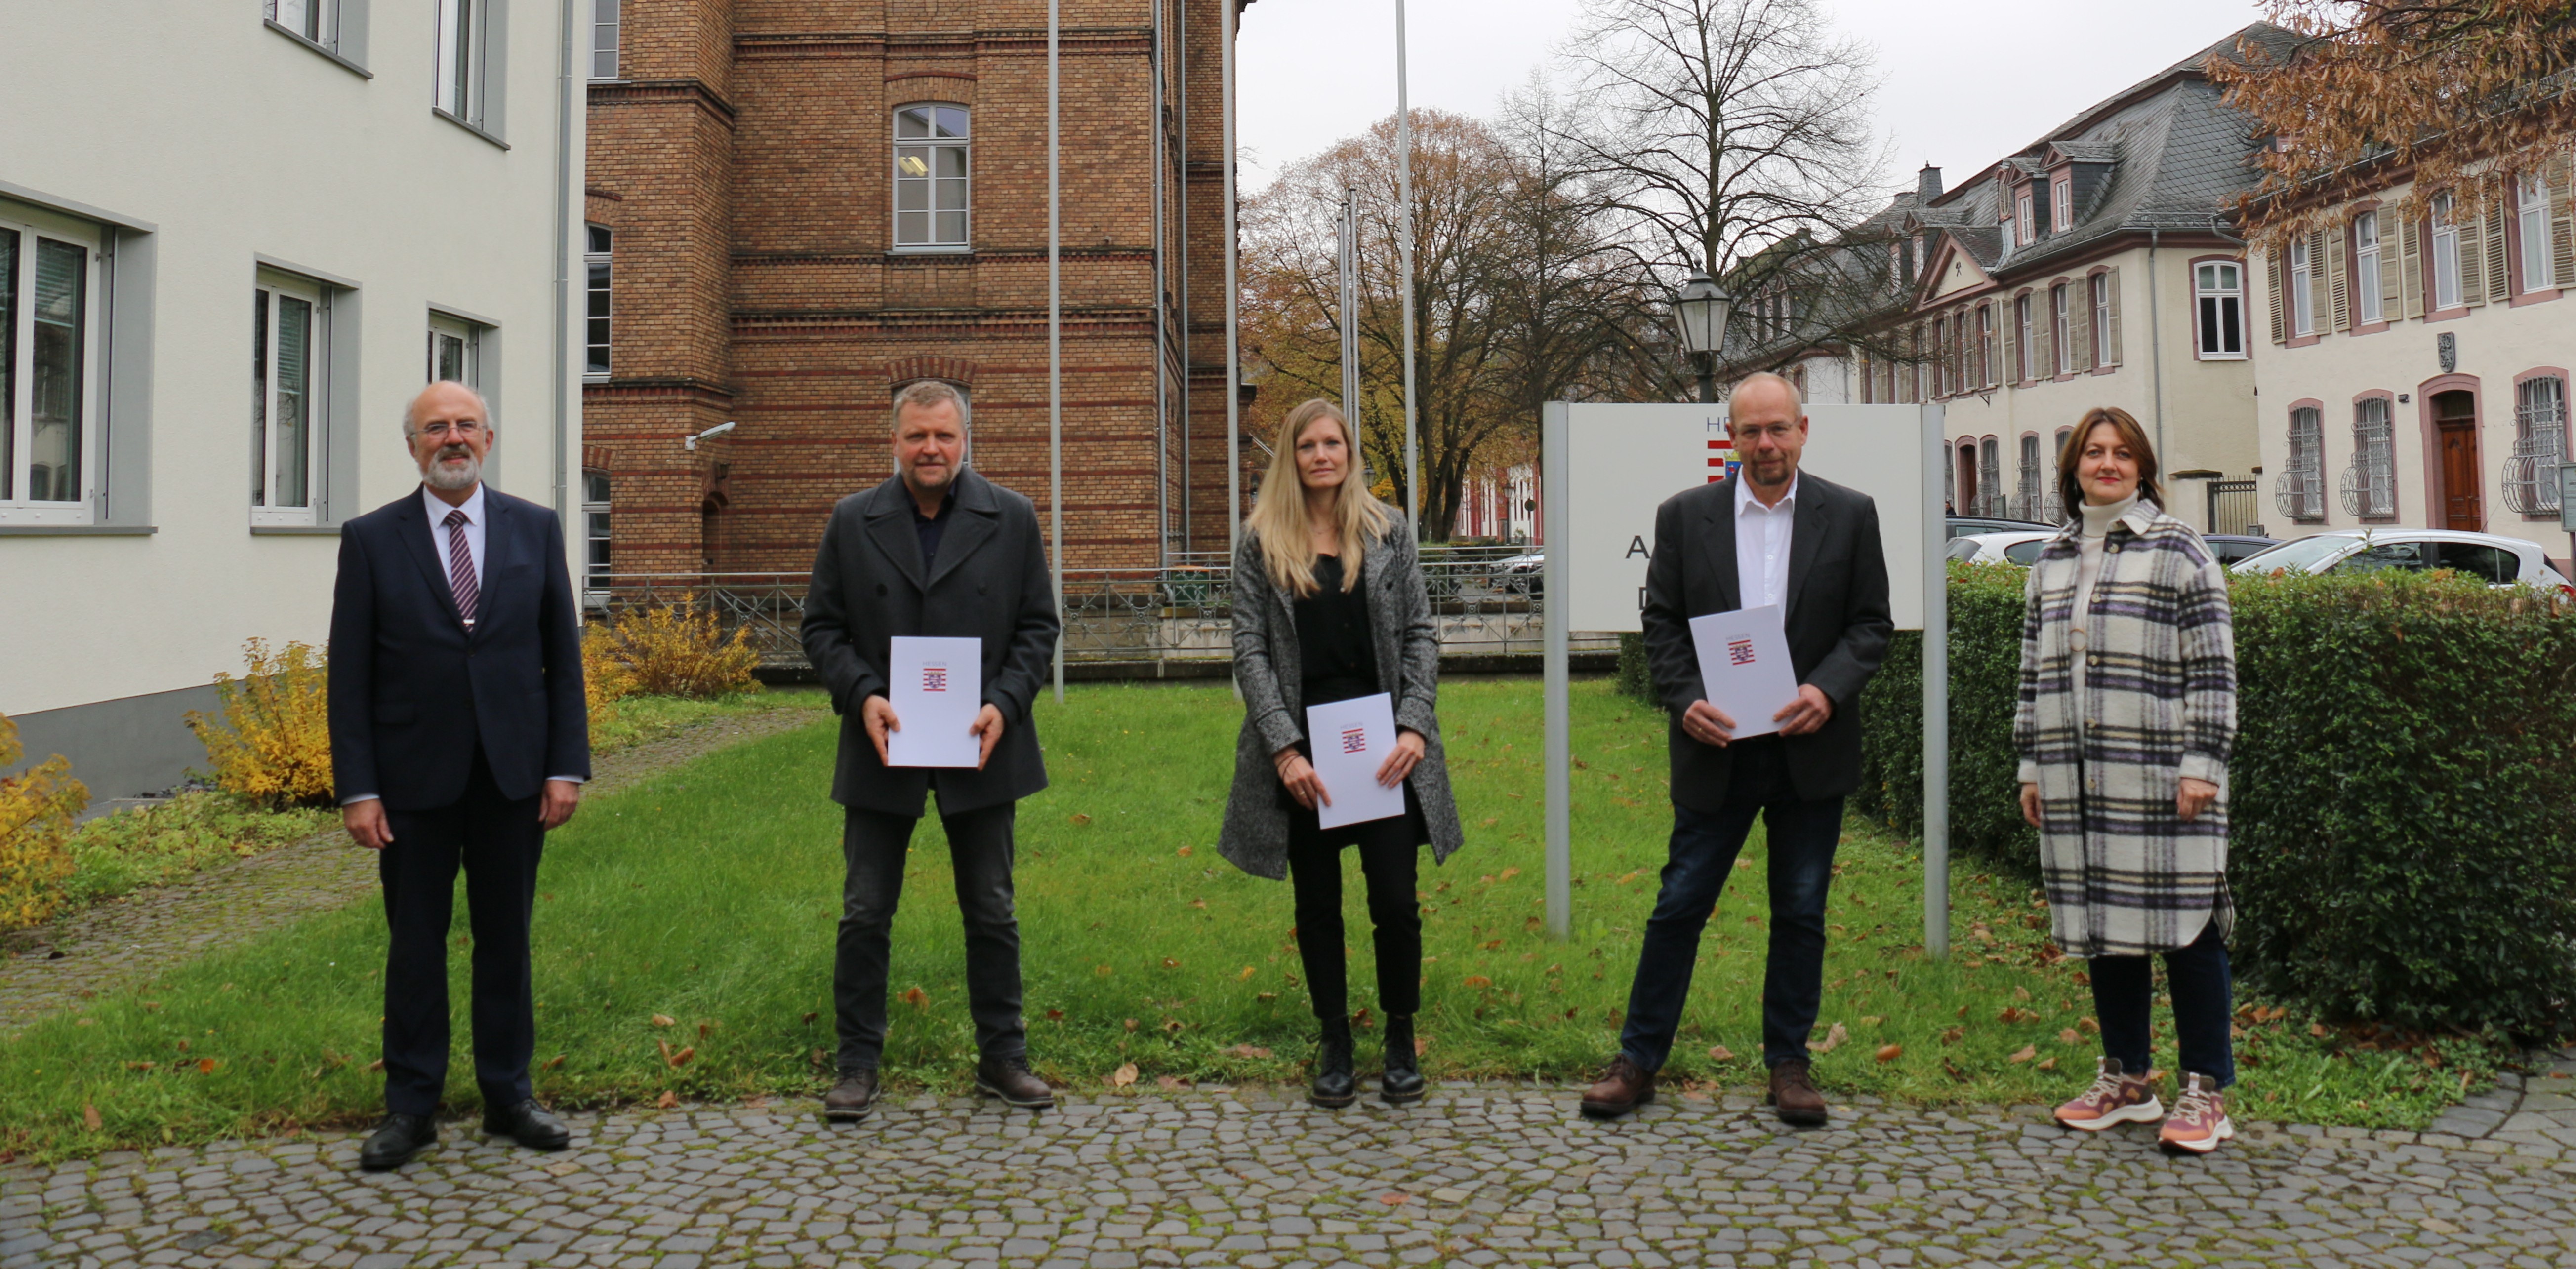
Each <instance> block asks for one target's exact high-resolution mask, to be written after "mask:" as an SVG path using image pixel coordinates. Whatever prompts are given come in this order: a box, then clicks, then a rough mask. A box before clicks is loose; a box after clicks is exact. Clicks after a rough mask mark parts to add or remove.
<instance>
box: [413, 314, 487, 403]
mask: <svg viewBox="0 0 2576 1269" xmlns="http://www.w3.org/2000/svg"><path fill="white" fill-rule="evenodd" d="M483 329H484V328H483V327H482V326H480V325H478V324H476V323H474V322H470V321H467V320H466V319H464V318H462V317H458V316H456V315H455V314H453V313H442V312H439V311H437V310H435V309H433V310H431V312H430V314H429V352H428V358H427V360H426V362H424V363H423V368H422V375H421V382H423V383H436V382H438V381H439V374H438V354H439V348H440V341H441V340H455V341H457V343H458V345H459V352H460V353H461V355H460V356H459V357H458V362H459V363H460V364H459V369H460V371H461V373H459V374H457V375H456V376H455V379H456V381H457V382H458V383H461V384H464V385H465V386H466V387H469V388H472V389H474V390H475V391H477V392H480V391H482V390H483V366H482V362H483Z"/></svg>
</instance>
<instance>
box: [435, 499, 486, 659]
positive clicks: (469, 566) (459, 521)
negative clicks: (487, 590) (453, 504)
mask: <svg viewBox="0 0 2576 1269" xmlns="http://www.w3.org/2000/svg"><path fill="white" fill-rule="evenodd" d="M444 523H445V524H446V525H447V587H448V589H449V590H452V591H454V592H456V615H457V616H460V617H463V618H464V619H465V627H466V629H468V630H471V629H473V628H474V603H475V601H476V600H478V599H480V598H481V597H482V591H481V588H480V587H478V586H477V585H475V582H474V552H473V551H471V550H469V549H467V547H466V545H465V508H463V507H458V508H457V509H455V510H453V511H450V512H448V513H447V519H446V520H445V521H444Z"/></svg>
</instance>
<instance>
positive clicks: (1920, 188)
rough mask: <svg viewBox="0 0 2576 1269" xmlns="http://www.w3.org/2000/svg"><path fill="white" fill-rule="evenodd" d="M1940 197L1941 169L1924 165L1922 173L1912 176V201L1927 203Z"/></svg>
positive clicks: (1927, 164)
mask: <svg viewBox="0 0 2576 1269" xmlns="http://www.w3.org/2000/svg"><path fill="white" fill-rule="evenodd" d="M1940 196H1941V169H1939V168H1937V167H1934V166H1932V165H1931V164H1929V163H1926V164H1924V165H1923V170H1922V171H1920V172H1917V173H1915V174H1914V199H1915V201H1916V202H1921V203H1928V202H1931V201H1932V200H1933V199H1936V198H1939V197H1940Z"/></svg>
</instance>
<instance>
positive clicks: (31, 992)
mask: <svg viewBox="0 0 2576 1269" xmlns="http://www.w3.org/2000/svg"><path fill="white" fill-rule="evenodd" d="M820 717H823V715H822V714H821V713H820V712H819V711H817V710H815V709H814V708H812V703H811V702H810V701H808V700H804V699H800V698H799V697H797V696H793V695H789V694H784V693H782V694H781V695H780V697H779V698H778V700H777V701H776V702H775V704H774V706H773V707H771V708H767V709H762V710H760V711H757V712H754V713H746V714H736V715H729V716H722V717H717V718H712V719H708V720H706V721H704V722H701V723H698V724H696V725H694V726H690V727H686V728H683V729H681V730H679V731H676V732H674V733H672V734H670V735H668V736H664V737H661V738H659V739H656V740H651V741H647V742H646V743H644V744H641V745H637V746H636V747H634V748H632V749H629V750H626V751H625V752H623V753H617V754H612V755H610V756H608V757H606V758H603V759H601V760H600V762H599V764H598V769H597V770H598V774H597V778H595V779H593V780H592V781H591V782H590V787H589V789H588V790H586V792H587V793H588V795H590V796H593V797H596V796H598V795H600V794H603V793H610V792H614V791H616V790H617V789H619V788H621V787H624V786H626V785H628V784H631V783H633V782H635V781H637V780H641V779H644V778H646V777H648V776H652V775H655V774H658V773H660V772H662V771H664V770H667V769H669V768H671V767H673V766H676V765H678V764H680V763H683V762H686V761H688V760H690V759H692V758H696V757H699V756H701V755H704V754H707V753H710V752H713V751H715V750H717V749H721V748H724V747H726V746H728V745H734V744H739V743H741V742H743V741H746V740H751V739H755V738H757V737H760V736H766V735H770V734H772V733H775V732H780V731H786V730H790V729H792V728H796V727H801V726H804V725H805V724H807V723H811V722H814V721H816V720H817V719H818V718H820ZM376 886H377V880H376V857H375V856H374V855H372V854H369V853H368V852H366V851H363V850H360V849H358V848H357V846H356V845H355V844H354V843H352V842H351V841H350V840H349V835H348V834H347V833H345V832H342V831H341V830H339V829H337V828H334V829H331V830H329V831H328V832H323V833H316V834H314V835H313V836H311V837H308V838H306V839H304V840H303V841H300V842H296V843H293V844H291V845H287V846H281V847H279V848H277V849H275V850H271V851H268V852H265V853H263V854H259V855H253V856H251V857H250V858H247V859H243V860H239V861H236V862H233V863H228V864H224V865H221V866H219V867H214V868H209V869H207V870H205V871H203V872H200V873H197V874H196V875H194V876H191V877H188V878H184V879H182V880H180V881H177V882H174V883H172V884H170V885H167V886H161V887H157V888H154V889H148V890H142V891H137V892H136V893H134V894H133V895H130V896H128V897H127V899H126V901H124V902H109V903H102V904H99V905H97V906H95V907H91V908H88V909H85V910H83V911H81V912H77V913H74V914H72V915H71V916H69V917H66V918H64V919H63V920H61V921H58V922H56V923H54V924H52V925H49V926H43V927H39V928H37V929H33V930H22V931H17V932H15V933H12V934H10V935H9V937H8V943H7V948H8V949H16V954H15V955H11V954H10V953H9V951H8V950H0V1036H5V1035H7V1034H9V1033H10V1032H12V1031H15V1030H17V1029H18V1028H19V1027H22V1026H25V1025H26V1024H27V1023H29V1022H32V1021H34V1020H35V1019H36V1018H38V1017H40V1016H42V1015H44V1014H46V1013H49V1012H51V1011H53V1010H57V1009H63V1008H67V1007H69V1006H71V1005H74V1004H77V1003H78V1002H79V1001H81V1000H83V999H85V998H87V997H90V996H94V995H97V994H98V993H100V992H102V991H107V990H110V989H113V988H116V987H119V986H124V985H128V984H132V983H140V982H149V981H151V980H152V979H153V978H154V977H156V976H158V975H159V974H161V973H162V972H163V971H165V970H168V969H170V968H172V967H174V966H176V965H178V964H180V963H182V962H184V961H187V960H191V959H193V958H195V957H198V956H202V955H204V954H205V953H207V952H211V951H214V950H216V949H218V948H224V947H230V946H232V945H234V944H237V943H240V942H243V941H245V940H247V939H251V938H255V937H257V936H259V935H261V934H265V933H267V932H268V931H270V930H273V929H276V928H277V927H279V926H281V925H286V924H289V923H291V922H294V921H298V920H301V919H303V918H305V917H308V916H313V915H315V914H317V913H322V912H327V911H330V910H332V909H334V908H338V907H340V906H342V905H344V904H347V903H349V902H351V901H352V900H356V899H361V898H364V897H366V896H368V895H371V894H374V893H375V892H376Z"/></svg>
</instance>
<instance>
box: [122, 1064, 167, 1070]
mask: <svg viewBox="0 0 2576 1269" xmlns="http://www.w3.org/2000/svg"><path fill="white" fill-rule="evenodd" d="M159 1065H161V1064H160V1063H158V1062H128V1063H126V1064H125V1069H127V1070H129V1071H148V1070H151V1069H152V1068H154V1067H157V1066H159Z"/></svg>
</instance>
